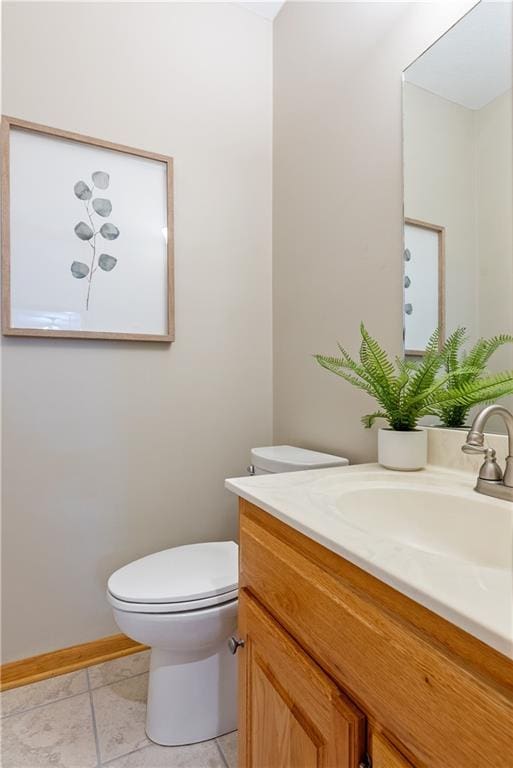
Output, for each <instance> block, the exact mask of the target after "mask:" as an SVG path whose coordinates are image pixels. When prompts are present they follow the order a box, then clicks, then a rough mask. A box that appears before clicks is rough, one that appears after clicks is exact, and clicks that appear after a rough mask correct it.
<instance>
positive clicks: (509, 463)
mask: <svg viewBox="0 0 513 768" xmlns="http://www.w3.org/2000/svg"><path fill="white" fill-rule="evenodd" d="M495 414H497V415H498V416H502V418H503V420H504V423H505V425H506V430H507V432H508V455H507V456H506V466H505V468H504V473H503V472H502V469H501V468H500V467H499V465H498V464H497V459H496V453H495V451H494V450H493V448H486V447H485V445H484V428H485V425H486V422H487V421H488V419H489V418H490V416H494V415H495ZM461 450H462V451H463V452H464V453H483V454H484V457H485V460H484V463H483V464H482V466H481V469H480V470H479V475H478V478H477V483H476V486H475V489H474V490H476V491H477V492H478V493H484V494H485V495H486V496H494V497H495V498H497V499H506V500H507V501H513V413H511V412H510V411H508V409H507V408H504V407H503V406H502V405H489V406H487V407H486V408H483V410H482V411H480V412H479V413H478V414H477V416H476V418H475V419H474V421H473V422H472V426H471V427H470V431H469V433H468V435H467V442H466V443H465V444H464V445H462V447H461Z"/></svg>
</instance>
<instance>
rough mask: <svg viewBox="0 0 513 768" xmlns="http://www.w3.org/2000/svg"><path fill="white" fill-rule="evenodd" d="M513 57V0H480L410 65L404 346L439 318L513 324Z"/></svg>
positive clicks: (489, 326) (478, 331) (479, 333)
mask: <svg viewBox="0 0 513 768" xmlns="http://www.w3.org/2000/svg"><path fill="white" fill-rule="evenodd" d="M512 65H513V57H512V4H511V3H509V2H481V3H480V4H479V5H478V6H476V7H475V8H474V9H472V10H471V11H470V12H469V13H468V14H467V15H466V16H465V17H464V18H463V19H461V20H460V21H459V22H458V23H457V24H456V25H455V26H454V27H452V29H450V30H449V31H448V32H447V33H446V34H445V35H444V36H443V37H442V38H440V39H439V40H438V41H437V42H436V43H435V44H434V45H432V46H431V48H429V49H428V50H427V51H426V52H425V53H424V54H423V55H422V56H420V58H418V59H417V60H416V61H415V62H414V63H413V64H412V65H411V66H410V67H408V69H407V70H406V71H405V73H404V88H403V130H404V148H403V151H404V215H405V225H404V242H405V259H404V276H403V279H404V348H405V354H406V355H418V354H419V353H422V349H423V347H424V346H425V343H426V341H427V338H428V337H429V335H430V333H431V332H432V331H433V330H434V328H435V327H436V325H437V324H438V325H439V326H440V328H441V331H442V334H445V335H446V336H447V335H449V334H450V333H451V332H452V331H453V330H454V329H455V328H456V327H458V326H465V327H466V328H467V331H468V341H467V346H470V345H471V344H472V343H474V342H475V341H476V340H477V339H479V338H481V337H491V336H495V335H496V334H500V333H510V334H511V333H513V215H512V213H513V157H512V144H513V141H512V90H511V88H512ZM488 367H489V370H490V371H498V370H505V369H512V368H513V345H511V344H507V345H504V346H503V347H502V348H500V349H499V350H498V351H497V352H496V353H495V354H494V356H493V357H492V358H491V360H490V363H489V366H488ZM503 402H504V404H505V405H506V406H507V407H510V408H511V407H513V398H508V399H507V400H505V401H503ZM493 426H495V425H492V430H493ZM500 429H501V425H500V424H497V431H500Z"/></svg>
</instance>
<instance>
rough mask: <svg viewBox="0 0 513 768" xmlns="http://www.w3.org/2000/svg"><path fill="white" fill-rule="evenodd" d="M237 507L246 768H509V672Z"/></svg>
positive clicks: (334, 559)
mask: <svg viewBox="0 0 513 768" xmlns="http://www.w3.org/2000/svg"><path fill="white" fill-rule="evenodd" d="M240 509H241V514H240V587H241V591H240V614H239V617H240V618H239V634H240V639H241V640H242V641H243V643H244V645H243V646H242V647H240V650H239V686H240V689H239V693H240V695H239V707H240V722H239V745H240V746H239V749H240V757H239V766H240V768H310V766H312V768H313V766H318V767H319V768H321V767H322V768H358V766H360V765H370V764H372V766H373V768H489V766H490V765H503V766H504V768H513V663H512V662H511V660H509V659H508V658H507V657H505V656H503V655H502V654H500V653H498V652H497V651H495V650H494V649H492V648H491V647H489V646H487V645H485V644H484V643H482V642H480V641H479V640H477V639H476V638H474V637H473V636H471V635H469V634H467V633H466V632H464V631H463V630H461V629H460V628H458V627H456V626H455V625H453V624H451V623H449V622H448V621H446V620H445V619H442V618H441V617H439V616H437V615H435V614H434V613H432V612H431V611H428V610H427V609H425V608H423V607H422V606H421V605H419V604H417V603H415V602H414V601H413V600H410V599H409V598H407V597H405V596H404V595H402V594H400V593H399V592H397V591H396V590H394V589H392V588H391V587H388V585H386V584H384V583H383V582H381V581H379V580H378V579H376V578H374V577H372V576H370V575H369V574H367V573H365V572H364V571H362V570H361V569H359V568H357V567H356V566H354V565H353V564H351V563H349V562H347V561H346V560H344V559H343V558H342V557H340V556H339V555H337V554H335V553H333V552H331V551H329V550H327V549H325V548H324V547H322V546H321V545H319V544H317V543H316V542H314V541H312V540H311V539H309V538H308V537H306V536H304V535H303V534H301V533H299V532H298V531H296V530H294V529H293V528H291V527H289V526H288V525H285V524H284V523H282V522H280V521H279V520H277V519H276V518H274V517H273V516H271V515H269V514H267V513H266V512H264V511H262V510H260V509H258V508H257V507H255V506H254V505H252V504H250V503H249V502H247V501H244V500H241V502H240Z"/></svg>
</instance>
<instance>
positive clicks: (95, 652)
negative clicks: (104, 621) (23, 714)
mask: <svg viewBox="0 0 513 768" xmlns="http://www.w3.org/2000/svg"><path fill="white" fill-rule="evenodd" d="M145 650H146V646H145V645H141V644H140V643H136V642H135V641H134V640H130V638H129V637H127V636H126V635H111V636H110V637H102V638H100V639H99V640H93V641H92V642H90V643H82V644H81V645H72V646H71V647H70V648H61V649H60V650H59V651H52V652H51V653H42V654H41V655H40V656H31V657H30V658H28V659H19V661H11V662H8V663H7V664H3V665H2V666H0V691H8V690H9V689H10V688H17V687H18V686H20V685H28V684H29V683H36V682H37V681H38V680H45V679H46V678H47V677H56V676H57V675H64V674H65V673H66V672H74V671H75V670H76V669H82V668H83V667H90V666H92V665H93V664H101V663H102V662H103V661H110V660H111V659H117V658H119V657H120V656H129V655H130V654H131V653H138V652H139V651H145Z"/></svg>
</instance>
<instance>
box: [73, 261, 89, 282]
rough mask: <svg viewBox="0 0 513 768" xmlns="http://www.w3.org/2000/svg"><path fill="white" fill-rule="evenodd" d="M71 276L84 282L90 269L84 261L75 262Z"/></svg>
mask: <svg viewBox="0 0 513 768" xmlns="http://www.w3.org/2000/svg"><path fill="white" fill-rule="evenodd" d="M71 274H72V275H73V277H76V278H77V279H78V280H82V278H83V277H87V275H88V274H89V267H88V266H87V264H84V262H83V261H74V262H73V264H72V265H71Z"/></svg>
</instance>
